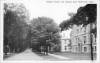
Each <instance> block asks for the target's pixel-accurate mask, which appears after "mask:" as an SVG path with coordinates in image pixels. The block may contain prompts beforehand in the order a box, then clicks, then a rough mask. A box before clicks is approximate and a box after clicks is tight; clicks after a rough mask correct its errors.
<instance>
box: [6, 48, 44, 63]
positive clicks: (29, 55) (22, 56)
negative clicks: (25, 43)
mask: <svg viewBox="0 0 100 63" xmlns="http://www.w3.org/2000/svg"><path fill="white" fill-rule="evenodd" d="M8 60H24V61H25V60H43V58H42V57H40V56H38V55H37V54H35V53H34V52H32V51H31V50H30V49H27V50H26V51H24V52H22V53H19V54H17V55H14V56H12V57H9V58H7V59H5V61H8Z"/></svg>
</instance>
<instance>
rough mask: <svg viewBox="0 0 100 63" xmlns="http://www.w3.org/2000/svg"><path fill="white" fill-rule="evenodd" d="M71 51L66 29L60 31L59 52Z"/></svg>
mask: <svg viewBox="0 0 100 63" xmlns="http://www.w3.org/2000/svg"><path fill="white" fill-rule="evenodd" d="M70 51H71V43H70V39H69V38H68V32H67V30H65V31H62V32H61V52H70Z"/></svg>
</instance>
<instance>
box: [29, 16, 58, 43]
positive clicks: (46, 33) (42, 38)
mask: <svg viewBox="0 0 100 63" xmlns="http://www.w3.org/2000/svg"><path fill="white" fill-rule="evenodd" d="M30 26H31V37H32V39H31V40H33V41H32V42H37V44H41V45H46V42H47V41H48V40H49V42H48V43H50V42H52V43H54V44H55V43H57V42H59V41H58V40H59V38H60V36H59V34H57V33H58V32H59V30H60V29H59V27H58V26H57V24H56V23H54V21H53V20H52V19H51V18H47V17H38V18H35V19H33V20H32V21H31V24H30ZM34 39H35V41H34Z"/></svg>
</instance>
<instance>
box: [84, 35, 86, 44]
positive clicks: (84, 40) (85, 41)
mask: <svg viewBox="0 0 100 63" xmlns="http://www.w3.org/2000/svg"><path fill="white" fill-rule="evenodd" d="M84 44H86V36H84Z"/></svg>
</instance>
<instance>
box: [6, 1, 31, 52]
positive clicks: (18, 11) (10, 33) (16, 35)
mask: <svg viewBox="0 0 100 63" xmlns="http://www.w3.org/2000/svg"><path fill="white" fill-rule="evenodd" d="M28 19H29V16H28V12H27V10H26V8H25V7H24V6H23V4H14V3H9V4H7V3H4V46H6V45H9V47H10V49H11V51H12V52H13V51H14V50H15V51H19V50H21V51H22V50H24V48H25V47H24V46H26V45H27V44H26V43H28V42H26V41H25V40H26V37H27V34H28V29H29V27H28V25H27V21H29V20H28ZM25 44H26V45H25Z"/></svg>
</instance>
